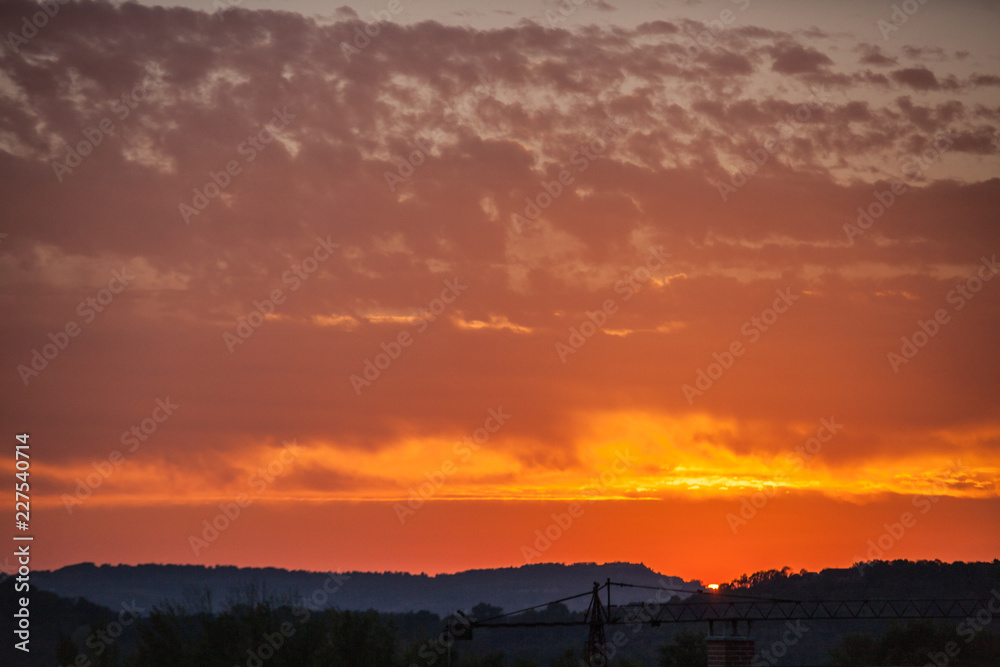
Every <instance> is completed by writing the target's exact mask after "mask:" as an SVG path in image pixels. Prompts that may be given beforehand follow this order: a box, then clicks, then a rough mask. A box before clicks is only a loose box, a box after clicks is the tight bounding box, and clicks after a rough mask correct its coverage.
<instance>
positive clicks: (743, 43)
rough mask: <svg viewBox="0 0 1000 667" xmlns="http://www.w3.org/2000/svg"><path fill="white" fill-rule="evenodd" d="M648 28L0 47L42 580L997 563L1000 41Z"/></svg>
mask: <svg viewBox="0 0 1000 667" xmlns="http://www.w3.org/2000/svg"><path fill="white" fill-rule="evenodd" d="M647 4H648V7H647V6H645V5H644V7H645V8H642V9H640V8H638V6H637V5H627V4H621V5H620V6H618V7H617V8H616V6H615V5H614V4H608V3H601V5H600V6H594V7H589V6H588V7H585V8H581V9H580V10H578V11H577V12H575V13H573V14H572V15H571V16H568V17H565V18H566V20H565V21H560V22H558V24H557V25H554V26H553V27H550V26H548V25H547V20H546V17H545V14H544V11H543V12H541V13H539V12H538V11H537V8H535V9H529V8H528V7H527V5H526V6H524V7H520V6H519V5H518V6H517V8H516V9H515V10H512V11H514V12H515V13H514V14H494V13H491V12H485V11H483V12H479V13H475V12H473V13H469V14H467V15H463V14H462V12H463V11H465V10H464V9H463V5H461V3H451V4H449V3H426V6H422V7H421V8H418V9H412V10H410V11H409V13H407V14H405V15H401V16H399V17H398V20H396V21H392V22H387V23H385V24H383V25H382V26H380V27H379V30H378V33H377V34H370V37H369V38H368V40H367V41H365V40H364V39H363V38H361V37H358V35H359V34H362V35H363V34H364V28H365V22H366V21H370V20H371V19H370V18H369V17H367V12H368V10H369V9H371V8H370V7H368V6H364V7H361V6H357V7H355V8H354V9H352V8H351V7H347V6H345V7H342V8H340V9H338V10H335V11H334V12H333V13H332V14H330V13H327V14H325V15H314V14H313V12H315V11H318V10H317V9H316V8H313V7H312V6H311V5H310V4H309V3H308V2H305V1H303V2H300V3H298V4H297V5H295V6H293V7H291V8H292V9H294V10H296V11H295V12H284V13H275V12H269V11H262V10H261V9H260V8H259V7H257V6H255V5H253V4H251V3H247V5H246V9H240V10H238V11H235V12H231V13H229V14H227V15H226V17H225V18H224V19H223V18H222V17H218V16H215V17H212V16H209V15H207V14H204V13H199V11H195V10H191V9H186V8H183V7H180V6H173V7H169V8H165V9H161V10H152V9H150V8H148V7H146V6H144V5H129V6H126V7H124V8H120V9H116V8H114V7H112V6H110V5H107V4H104V3H91V2H83V3H74V4H71V5H66V6H61V9H60V13H59V15H58V16H57V17H54V18H53V20H52V21H51V22H50V23H49V24H47V25H46V26H45V27H44V28H43V29H40V30H39V31H38V33H37V34H36V35H34V36H32V37H31V38H30V39H25V40H24V43H23V44H21V43H19V44H17V48H16V49H14V48H9V49H6V50H5V51H4V53H3V54H2V56H0V104H2V105H3V113H2V114H0V177H2V180H0V182H2V183H3V184H4V185H3V210H4V212H5V215H4V223H3V226H2V229H0V232H2V233H4V234H5V235H6V236H4V237H3V238H0V264H2V269H3V271H2V273H0V275H2V276H3V285H2V292H0V294H2V296H3V298H4V300H5V302H6V305H7V313H8V316H7V317H6V318H4V321H3V324H2V325H0V326H2V327H3V333H4V341H5V343H6V344H5V345H4V346H3V347H2V350H0V354H2V355H3V357H4V362H5V364H6V366H5V367H6V368H7V369H8V371H7V372H6V373H5V374H4V375H3V376H2V378H0V384H2V387H3V392H4V397H5V400H4V401H3V405H2V407H0V410H2V411H3V416H4V423H6V424H10V425H11V426H10V428H11V429H13V430H16V431H24V432H28V433H30V434H31V445H32V450H31V451H32V469H31V471H32V479H31V481H32V505H33V506H34V509H35V515H34V520H33V529H34V530H35V531H36V533H37V536H38V537H37V539H38V544H39V549H38V552H39V555H38V558H37V561H35V566H36V567H48V568H54V567H60V566H63V565H67V564H71V563H76V562H80V561H94V562H99V563H105V562H107V563H118V562H125V563H139V562H171V563H204V564H219V563H226V564H229V563H232V564H239V565H257V566H265V565H274V566H279V567H288V568H309V569H321V570H326V569H358V570H369V569H376V570H382V569H387V570H407V571H415V572H419V571H424V572H428V573H431V572H453V571H458V570H463V569H470V568H477V567H494V566H497V567H499V566H510V565H519V564H523V563H525V562H539V561H548V560H554V561H560V562H573V561H597V562H602V561H611V560H621V561H634V562H644V563H646V564H647V565H649V566H650V567H653V568H654V569H657V570H660V571H662V572H664V573H666V574H672V575H679V576H683V577H686V578H698V579H701V580H703V581H705V582H709V581H725V580H729V579H732V578H735V577H737V576H739V575H740V574H742V573H744V572H753V571H755V570H759V569H767V568H772V567H774V568H780V567H783V566H785V565H787V566H790V567H792V568H793V569H796V570H798V569H799V568H807V569H819V568H822V567H830V566H840V567H843V566H848V565H850V564H851V563H852V562H854V561H855V560H857V559H860V558H866V557H885V558H912V559H920V558H930V559H933V558H940V559H942V560H981V559H986V560H991V559H993V558H995V557H997V555H998V553H1000V521H998V519H1000V489H998V485H997V482H998V480H1000V464H998V460H1000V458H998V453H1000V411H998V404H997V400H996V399H997V396H998V395H1000V391H998V390H1000V384H998V380H997V373H996V370H997V368H998V361H1000V358H998V348H997V345H996V340H995V339H996V331H997V328H998V324H1000V280H994V278H996V277H997V275H998V274H1000V264H997V261H996V258H997V254H998V253H1000V234H998V226H997V222H998V218H997V211H1000V179H998V178H997V176H998V149H997V124H998V121H1000V76H997V64H996V63H997V62H998V57H1000V51H998V48H997V46H996V44H995V40H992V39H991V38H990V35H994V34H995V30H992V31H990V30H987V29H986V28H984V26H994V27H1000V14H998V9H997V7H996V6H995V5H992V4H988V3H978V2H971V1H969V2H960V3H954V4H950V5H949V7H950V8H951V9H950V10H949V11H948V12H945V10H944V9H943V8H942V7H939V6H937V5H934V4H927V5H921V7H920V10H919V12H918V13H916V14H914V15H913V16H911V17H910V18H909V19H908V21H907V22H906V24H901V25H899V26H898V27H899V30H898V31H896V30H893V31H889V32H887V33H886V35H887V36H886V37H884V36H883V32H885V29H884V26H882V28H880V27H879V23H878V22H879V21H883V20H888V19H889V12H888V11H885V10H884V8H881V7H876V6H874V5H871V4H870V3H844V5H843V6H844V7H845V8H849V10H847V9H845V11H844V12H842V13H840V14H838V15H837V16H832V15H829V14H828V12H827V10H826V9H818V8H814V9H809V8H803V7H802V5H801V4H798V3H790V2H789V3H780V2H760V3H745V2H743V1H742V0H741V1H740V2H732V3H717V5H718V6H715V5H712V6H709V4H708V3H701V4H697V5H695V4H692V5H681V4H680V3H678V4H677V6H676V7H674V6H670V5H669V4H667V3H660V4H650V3H647ZM414 7H416V4H415V5H414ZM376 9H377V8H376ZM31 10H32V5H30V4H28V3H25V2H22V1H20V0H19V1H18V2H12V3H6V4H5V5H4V6H3V7H0V25H3V26H17V25H20V21H21V17H22V15H29V14H30V12H31ZM356 10H357V11H356ZM325 11H327V12H329V10H325ZM518 12H520V13H518ZM359 17H360V18H359ZM521 19H526V21H521ZM713 21H714V22H713ZM932 25H936V26H938V28H937V29H936V30H931V29H930V28H929V26H932ZM369 28H370V30H369V32H370V33H372V32H374V30H373V29H372V28H371V26H369ZM6 32H7V31H6V30H4V33H6ZM8 468H9V469H10V472H11V473H12V472H13V469H12V466H10V465H8ZM220 504H221V505H222V507H223V508H227V509H224V510H223V509H220ZM237 509H238V510H239V514H238V516H237V514H236V510H237ZM221 511H227V512H229V513H230V516H229V517H226V516H225V515H222V517H221V518H219V516H220V515H219V513H220V512H221ZM907 513H908V514H907ZM553 515H555V516H553ZM213 520H214V521H216V522H217V523H216V526H217V527H219V526H223V525H224V524H228V525H225V527H223V528H222V529H221V530H220V531H219V533H218V535H217V536H215V537H212V530H213V529H211V528H206V524H205V522H208V524H211V523H212V521H213ZM897 523H898V524H899V525H900V526H901V528H896V527H895V524H897ZM904 524H905V525H904ZM547 530H548V531H549V533H550V538H551V537H552V536H553V535H554V536H555V539H549V540H548V541H550V542H551V545H549V546H544V545H545V543H546V539H543V538H542V537H539V535H542V536H544V534H545V532H546V531H547ZM536 531H537V532H536ZM880 540H881V544H882V547H881V548H879V549H876V548H875V547H873V546H872V544H874V545H876V547H877V546H878V545H879V543H880V542H879V541H880ZM869 541H871V542H869ZM543 546H544V548H542V547H543ZM877 552H881V553H877Z"/></svg>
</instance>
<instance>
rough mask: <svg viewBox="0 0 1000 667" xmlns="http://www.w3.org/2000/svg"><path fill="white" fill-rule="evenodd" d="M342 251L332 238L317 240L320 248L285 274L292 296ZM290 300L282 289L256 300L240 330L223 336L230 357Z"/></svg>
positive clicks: (283, 279) (239, 323) (238, 324)
mask: <svg viewBox="0 0 1000 667" xmlns="http://www.w3.org/2000/svg"><path fill="white" fill-rule="evenodd" d="M339 247H340V244H339V243H333V242H332V241H330V235H329V234H328V235H327V237H326V238H325V239H324V238H323V237H321V236H317V237H316V245H315V247H313V250H312V253H310V254H309V255H306V257H305V258H304V259H303V260H302V261H301V262H296V263H295V264H292V266H291V267H290V268H288V269H286V270H285V272H284V273H282V274H281V282H282V284H284V285H288V291H289V293H291V292H297V291H298V290H299V288H300V287H302V283H303V282H304V281H306V280H309V278H310V276H312V275H313V274H314V273H316V271H318V270H319V265H320V263H321V262H325V261H326V260H328V259H330V257H332V256H333V251H334V250H336V249H337V248H339ZM287 298H288V295H286V294H285V292H284V290H282V289H281V288H280V287H279V288H276V289H273V290H271V293H270V294H269V295H268V297H267V298H265V299H264V300H263V301H258V300H256V299H255V300H254V302H253V310H251V311H250V312H249V313H247V314H246V315H242V316H240V317H237V318H236V327H235V328H234V329H233V331H232V332H229V331H224V332H223V333H222V342H223V343H225V344H226V349H227V350H229V354H232V353H233V352H235V351H236V346H237V345H242V344H243V343H245V342H247V340H248V339H249V338H250V336H252V335H253V334H254V332H255V331H257V329H259V328H260V327H261V326H262V325H263V324H264V322H265V321H267V316H268V315H273V314H274V313H275V311H276V310H277V307H278V306H280V305H281V304H283V303H285V300H286V299H287Z"/></svg>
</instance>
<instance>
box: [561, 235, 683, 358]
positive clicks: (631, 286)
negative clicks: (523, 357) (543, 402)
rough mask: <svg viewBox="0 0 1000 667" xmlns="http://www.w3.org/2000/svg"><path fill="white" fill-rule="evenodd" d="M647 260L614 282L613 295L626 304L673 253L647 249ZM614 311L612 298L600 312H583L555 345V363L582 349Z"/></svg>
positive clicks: (604, 303)
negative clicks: (565, 337)
mask: <svg viewBox="0 0 1000 667" xmlns="http://www.w3.org/2000/svg"><path fill="white" fill-rule="evenodd" d="M649 254H650V256H649V258H648V259H647V260H646V263H645V265H644V266H640V267H638V268H636V269H634V270H632V271H631V272H629V273H626V274H625V275H624V276H623V277H622V279H621V280H619V281H618V282H616V283H615V286H614V290H615V294H621V295H622V301H623V302H624V301H628V300H629V299H631V298H632V297H633V296H635V294H636V293H637V292H638V291H639V288H640V286H642V285H644V284H645V283H647V282H649V280H650V279H651V278H652V277H653V273H654V272H655V271H659V270H660V269H661V268H663V266H664V265H665V264H666V262H667V259H668V258H670V257H673V256H674V255H673V253H670V252H665V251H664V250H663V246H657V247H655V248H654V247H652V246H651V247H650V248H649ZM617 312H618V303H617V302H616V301H615V300H614V299H613V298H612V299H605V300H604V302H603V303H602V304H601V307H600V309H598V310H595V311H589V310H588V311H586V315H587V317H586V319H584V320H582V321H581V322H580V324H579V325H577V326H575V327H570V328H569V338H567V339H566V342H565V343H564V342H562V341H557V342H556V354H557V355H559V360H560V361H561V362H563V363H564V364H565V363H566V359H567V358H568V357H569V355H571V354H576V352H577V351H578V350H579V349H580V348H582V347H583V346H584V345H585V344H586V343H587V341H588V340H590V339H591V337H593V335H594V334H596V333H597V332H598V331H599V330H602V328H603V327H604V325H605V324H606V323H607V321H608V317H610V316H611V315H614V314H615V313H617Z"/></svg>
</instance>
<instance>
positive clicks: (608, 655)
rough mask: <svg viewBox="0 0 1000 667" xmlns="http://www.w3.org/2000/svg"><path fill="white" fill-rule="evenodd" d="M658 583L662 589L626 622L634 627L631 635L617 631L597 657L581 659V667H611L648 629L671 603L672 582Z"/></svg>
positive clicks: (606, 640)
mask: <svg viewBox="0 0 1000 667" xmlns="http://www.w3.org/2000/svg"><path fill="white" fill-rule="evenodd" d="M657 583H659V584H660V586H661V587H662V588H659V589H657V591H656V593H655V594H654V595H653V596H652V597H648V598H646V599H645V600H643V601H642V605H641V608H640V609H639V611H638V612H637V613H636V614H635V615H634V616H632V617H630V618H628V619H627V620H626V621H624V622H625V623H627V624H629V625H632V633H631V635H629V634H626V633H625V631H624V630H615V632H614V633H613V634H611V635H610V636H609V637H606V638H605V640H604V644H603V645H601V646H600V650H599V651H598V654H597V655H595V656H592V657H591V658H590V660H588V659H587V656H586V655H584V656H581V657H580V661H579V663H578V664H579V667H594V666H595V665H596V666H597V667H610V665H611V664H613V663H612V662H611V661H612V660H614V659H615V656H616V655H618V652H619V651H621V650H622V649H623V648H625V646H626V645H627V644H628V643H629V642H630V641H631V640H632V639H634V638H635V636H636V635H638V634H639V633H640V632H642V631H643V629H644V628H646V627H648V624H649V622H650V621H651V620H653V619H654V618H656V615H657V613H658V612H659V611H660V605H664V604H667V603H669V602H670V599H671V595H670V593H669V592H668V591H669V590H670V588H671V585H670V582H668V581H667V580H666V579H661V580H660V581H659V582H657ZM630 606H631V605H630ZM609 632H610V629H609ZM614 664H618V663H614Z"/></svg>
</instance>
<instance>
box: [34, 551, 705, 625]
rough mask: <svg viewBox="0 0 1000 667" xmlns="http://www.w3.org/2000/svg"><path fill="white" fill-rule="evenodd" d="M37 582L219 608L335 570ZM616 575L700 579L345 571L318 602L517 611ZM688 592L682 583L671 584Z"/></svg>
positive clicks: (318, 581) (299, 587)
mask: <svg viewBox="0 0 1000 667" xmlns="http://www.w3.org/2000/svg"><path fill="white" fill-rule="evenodd" d="M32 577H33V583H34V584H35V585H37V586H38V587H40V588H44V589H46V590H49V591H52V592H54V593H57V594H58V595H61V596H64V597H68V598H75V597H83V598H86V599H87V600H90V601H92V602H95V603H97V604H101V605H104V606H106V607H109V608H111V609H115V608H117V607H119V606H121V603H122V601H123V600H124V601H129V602H131V601H133V600H134V601H135V604H136V605H138V606H139V607H143V608H146V609H150V608H152V607H153V606H154V605H162V604H163V603H166V602H169V603H172V604H175V605H176V604H191V603H193V601H194V600H196V599H198V598H199V596H200V595H202V594H203V593H204V591H205V590H208V591H210V592H211V599H212V605H213V607H214V608H215V609H221V608H224V607H225V606H227V601H228V599H230V598H232V597H233V596H234V595H239V594H240V592H241V591H246V590H247V589H248V587H255V588H256V589H257V590H259V591H260V592H262V593H263V594H264V595H266V596H272V595H273V596H276V597H277V598H278V599H291V600H293V601H298V600H301V598H302V597H304V596H310V595H312V594H313V593H314V592H316V591H320V590H322V589H323V587H324V583H325V582H327V580H328V579H329V578H330V573H324V572H307V571H304V570H294V571H289V570H284V569H279V568H238V567H232V566H214V567H205V566H201V565H153V564H149V565H116V566H112V565H101V566H97V565H94V564H93V563H80V564H77V565H70V566H67V567H63V568H60V569H58V570H53V571H49V570H41V571H38V572H36V573H34V574H33V575H32ZM608 578H610V579H611V580H612V581H621V582H627V583H631V584H638V585H642V586H656V587H661V588H677V589H683V590H690V591H694V590H696V589H698V588H699V587H700V586H701V583H700V582H698V581H691V582H686V581H684V580H683V579H681V578H680V577H672V576H666V575H662V574H660V573H658V572H655V571H653V570H651V569H649V568H648V567H646V566H645V565H642V564H633V563H605V564H602V565H598V564H596V563H576V564H573V565H561V564H556V563H540V564H535V565H522V566H520V567H508V568H498V569H489V570H468V571H465V572H458V573H455V574H439V575H435V576H429V575H425V574H409V573H406V572H345V573H341V574H339V575H338V577H337V578H335V580H334V581H332V582H329V583H327V584H326V585H327V590H328V591H329V590H334V589H335V590H336V592H334V593H332V594H330V595H329V600H328V601H327V602H326V603H325V604H321V605H320V606H324V607H325V606H333V607H336V608H338V609H348V610H367V609H375V610H377V611H380V612H409V611H419V610H427V611H431V612H433V613H436V614H441V615H445V614H448V613H451V612H454V611H455V610H456V609H463V610H469V609H471V608H472V607H473V606H475V605H476V604H478V603H480V602H488V603H490V604H492V605H496V606H499V607H502V608H503V609H505V610H509V611H513V610H517V609H522V608H525V607H530V606H532V605H536V604H540V603H543V602H547V601H549V600H555V599H560V598H564V597H567V596H570V595H575V594H578V593H585V592H587V591H589V590H590V589H591V587H592V586H593V583H594V582H595V581H597V582H601V583H603V582H604V581H605V580H606V579H608ZM620 590H621V592H620V593H619V592H618V590H616V591H615V594H614V597H615V602H616V603H625V602H633V601H634V602H639V601H642V600H644V599H646V598H648V597H649V595H650V593H651V591H648V590H643V589H628V588H623V589H620ZM672 593H674V594H679V595H681V596H682V597H684V596H685V595H684V594H683V592H682V591H680V590H678V591H676V592H672ZM587 602H588V600H587V598H586V597H582V598H578V599H576V600H569V601H567V603H566V604H567V606H568V607H569V608H570V609H571V610H582V609H584V608H586V605H587Z"/></svg>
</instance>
